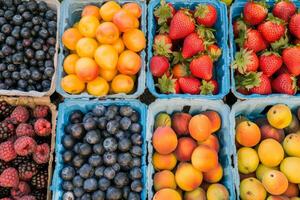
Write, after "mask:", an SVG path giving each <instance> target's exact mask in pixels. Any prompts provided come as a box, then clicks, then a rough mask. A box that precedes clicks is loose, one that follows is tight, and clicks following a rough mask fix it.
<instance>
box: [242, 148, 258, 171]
mask: <svg viewBox="0 0 300 200" xmlns="http://www.w3.org/2000/svg"><path fill="white" fill-rule="evenodd" d="M237 156H238V168H239V172H241V173H243V174H250V173H252V172H254V171H255V170H256V168H257V166H258V164H259V158H258V155H257V153H256V151H255V150H254V149H252V148H249V147H242V148H240V149H239V150H238V152H237Z"/></svg>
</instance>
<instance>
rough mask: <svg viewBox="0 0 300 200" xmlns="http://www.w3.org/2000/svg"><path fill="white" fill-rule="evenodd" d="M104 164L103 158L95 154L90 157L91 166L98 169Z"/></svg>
mask: <svg viewBox="0 0 300 200" xmlns="http://www.w3.org/2000/svg"><path fill="white" fill-rule="evenodd" d="M102 163H103V160H102V157H101V156H99V155H96V154H94V155H91V156H90V157H89V164H90V165H91V166H92V167H98V166H100V165H102Z"/></svg>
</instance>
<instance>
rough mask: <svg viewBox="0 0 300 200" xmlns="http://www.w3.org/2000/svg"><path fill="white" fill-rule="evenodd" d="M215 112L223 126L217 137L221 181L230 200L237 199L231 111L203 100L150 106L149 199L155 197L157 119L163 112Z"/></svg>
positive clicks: (148, 138) (222, 104)
mask: <svg viewBox="0 0 300 200" xmlns="http://www.w3.org/2000/svg"><path fill="white" fill-rule="evenodd" d="M206 110H214V111H217V112H218V113H219V115H220V116H221V118H222V125H221V128H220V130H219V131H217V133H216V136H217V137H218V139H219V142H220V151H219V153H218V155H219V162H220V164H221V165H222V167H223V178H222V180H221V181H220V183H222V184H223V185H224V186H225V187H226V188H227V190H228V192H229V195H230V198H229V199H230V200H235V199H236V193H235V190H234V189H235V188H234V177H233V167H232V154H233V148H232V147H233V146H234V144H233V143H232V140H231V139H230V137H229V130H230V126H229V118H228V116H229V112H230V109H229V107H228V106H227V105H225V104H224V103H223V102H222V101H212V100H201V99H179V98H174V99H160V100H156V101H155V102H153V103H152V104H150V106H149V109H148V115H147V133H146V134H147V143H148V171H147V177H148V179H147V191H148V199H152V197H153V195H154V188H153V176H154V174H155V169H154V167H153V164H152V155H153V152H154V149H153V145H152V134H153V132H154V123H155V117H156V115H157V114H159V113H161V112H166V113H168V114H172V113H174V112H180V111H184V112H188V113H190V114H192V115H193V114H194V115H195V114H198V113H200V112H202V111H206Z"/></svg>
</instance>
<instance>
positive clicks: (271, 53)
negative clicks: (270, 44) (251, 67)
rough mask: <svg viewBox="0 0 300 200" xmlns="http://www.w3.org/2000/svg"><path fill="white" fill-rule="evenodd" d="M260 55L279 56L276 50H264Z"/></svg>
mask: <svg viewBox="0 0 300 200" xmlns="http://www.w3.org/2000/svg"><path fill="white" fill-rule="evenodd" d="M261 55H262V56H270V55H275V56H278V57H281V55H280V54H279V53H278V52H276V51H265V52H263V53H262V54H261Z"/></svg>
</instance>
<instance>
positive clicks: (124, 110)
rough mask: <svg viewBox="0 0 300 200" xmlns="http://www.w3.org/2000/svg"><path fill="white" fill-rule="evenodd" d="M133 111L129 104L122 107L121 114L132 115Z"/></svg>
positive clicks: (124, 115)
mask: <svg viewBox="0 0 300 200" xmlns="http://www.w3.org/2000/svg"><path fill="white" fill-rule="evenodd" d="M132 113H133V109H132V108H131V107H129V106H121V107H120V115H121V116H123V117H130V116H131V115H132Z"/></svg>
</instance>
